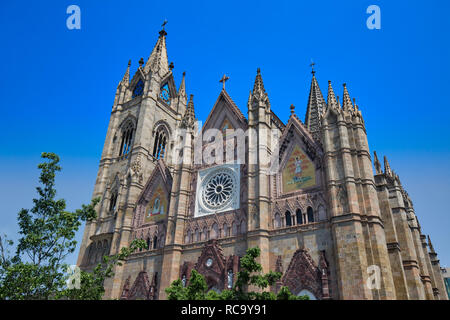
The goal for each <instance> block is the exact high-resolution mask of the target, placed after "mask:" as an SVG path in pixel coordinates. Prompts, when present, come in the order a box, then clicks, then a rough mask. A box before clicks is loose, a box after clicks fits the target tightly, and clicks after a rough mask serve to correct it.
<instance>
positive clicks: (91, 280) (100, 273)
mask: <svg viewBox="0 0 450 320" xmlns="http://www.w3.org/2000/svg"><path fill="white" fill-rule="evenodd" d="M144 248H147V244H146V242H145V241H144V240H142V239H135V240H133V241H132V242H131V244H130V246H129V247H124V248H121V250H120V252H119V253H118V254H116V255H113V256H104V257H103V259H102V260H103V261H102V263H99V264H97V266H96V267H95V268H94V270H93V271H92V272H86V271H81V273H80V287H79V289H77V288H73V289H69V288H67V289H65V290H63V291H62V292H58V296H57V297H58V298H59V299H70V300H101V299H102V298H103V295H104V293H105V289H104V286H103V283H104V281H105V280H106V279H107V278H111V277H112V276H113V275H114V267H115V266H121V265H122V263H123V261H125V260H126V259H127V257H128V256H129V255H130V254H132V253H133V252H135V251H136V250H138V249H144ZM72 284H74V285H75V279H72Z"/></svg>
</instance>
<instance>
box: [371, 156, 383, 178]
mask: <svg viewBox="0 0 450 320" xmlns="http://www.w3.org/2000/svg"><path fill="white" fill-rule="evenodd" d="M373 155H374V161H373V164H374V166H375V172H376V174H382V173H383V172H381V163H380V161H379V160H378V156H377V152H376V151H374V152H373Z"/></svg>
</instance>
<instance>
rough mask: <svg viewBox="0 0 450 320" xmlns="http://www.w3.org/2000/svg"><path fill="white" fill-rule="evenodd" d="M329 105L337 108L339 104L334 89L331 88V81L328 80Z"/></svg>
mask: <svg viewBox="0 0 450 320" xmlns="http://www.w3.org/2000/svg"><path fill="white" fill-rule="evenodd" d="M327 104H328V107H330V106H337V105H338V103H337V101H336V96H335V94H334V90H333V87H332V86H331V81H330V80H328V96H327Z"/></svg>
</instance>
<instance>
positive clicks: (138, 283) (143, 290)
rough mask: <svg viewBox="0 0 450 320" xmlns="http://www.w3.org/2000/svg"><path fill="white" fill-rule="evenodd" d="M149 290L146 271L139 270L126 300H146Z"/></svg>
mask: <svg viewBox="0 0 450 320" xmlns="http://www.w3.org/2000/svg"><path fill="white" fill-rule="evenodd" d="M149 292H150V281H149V279H148V275H147V272H145V271H141V272H139V274H138V276H137V277H136V280H135V281H134V283H133V286H132V287H131V289H130V291H129V293H128V297H127V298H128V300H148V298H149Z"/></svg>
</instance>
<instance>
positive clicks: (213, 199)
mask: <svg viewBox="0 0 450 320" xmlns="http://www.w3.org/2000/svg"><path fill="white" fill-rule="evenodd" d="M233 182H234V179H233V177H232V176H231V174H230V173H228V172H219V173H216V174H214V175H213V176H212V177H210V178H209V179H207V180H206V182H205V184H204V188H203V202H204V204H205V205H206V206H207V207H210V208H211V209H216V208H220V207H222V206H224V205H226V204H227V203H228V202H229V200H230V199H231V197H232V195H233V191H234V183H233Z"/></svg>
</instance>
